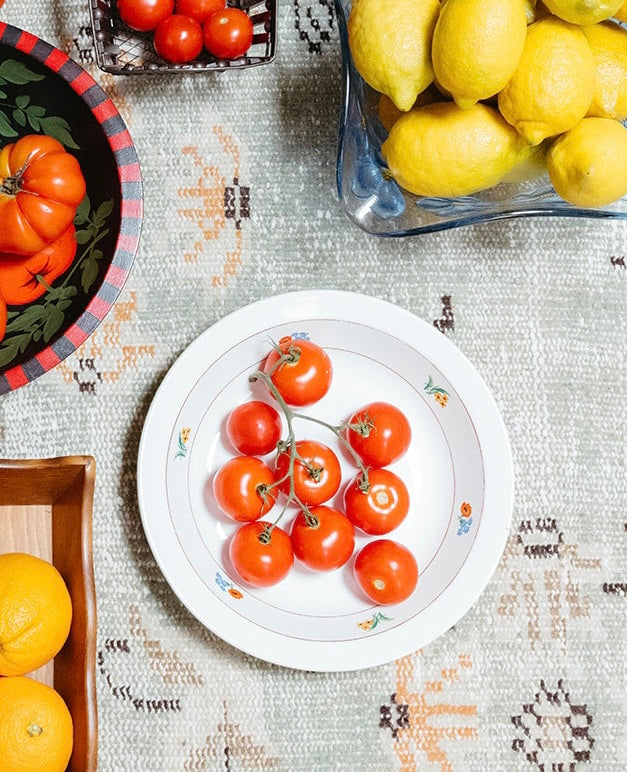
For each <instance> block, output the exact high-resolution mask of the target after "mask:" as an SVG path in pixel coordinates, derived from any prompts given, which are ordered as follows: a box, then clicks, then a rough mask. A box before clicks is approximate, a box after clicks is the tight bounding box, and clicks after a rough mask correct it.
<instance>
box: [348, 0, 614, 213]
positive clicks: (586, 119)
mask: <svg viewBox="0 0 627 772" xmlns="http://www.w3.org/2000/svg"><path fill="white" fill-rule="evenodd" d="M611 19H614V20H621V21H627V0H544V3H541V2H536V0H442V1H441V2H440V0H353V3H352V6H351V10H350V14H349V18H348V40H349V45H350V50H351V54H352V57H353V61H354V64H355V67H356V69H357V71H358V72H359V74H360V75H361V76H362V78H363V79H364V80H365V81H366V82H367V83H368V84H369V85H370V86H371V87H372V88H374V89H375V90H377V91H379V92H380V93H381V99H380V105H379V117H380V119H381V121H382V123H383V125H384V126H385V128H386V129H387V130H388V131H389V135H388V138H387V139H386V141H385V142H384V144H383V147H382V153H383V156H384V158H385V160H386V163H387V165H388V167H389V169H390V172H391V174H392V176H393V177H394V178H395V179H396V181H397V182H398V183H399V185H401V186H402V187H403V188H405V189H406V190H408V191H410V192H412V193H415V194H416V195H419V196H460V195H468V194H472V193H476V192H478V191H480V190H485V189H487V188H491V187H493V186H494V185H497V184H499V183H500V182H503V181H520V180H523V179H529V178H530V177H532V176H535V175H537V174H538V173H539V172H543V171H544V170H548V174H549V177H550V179H551V182H552V184H553V186H554V188H555V190H556V191H557V193H558V194H559V195H560V196H561V197H562V198H563V199H565V200H566V201H569V202H570V203H572V204H575V205H576V206H582V207H600V206H605V205H607V204H609V203H611V202H613V201H617V200H618V199H620V198H622V197H623V196H624V195H626V194H627V128H625V126H624V125H623V123H622V122H623V121H625V120H626V119H627V30H626V29H625V28H623V27H621V26H620V25H619V24H617V23H616V21H614V20H611Z"/></svg>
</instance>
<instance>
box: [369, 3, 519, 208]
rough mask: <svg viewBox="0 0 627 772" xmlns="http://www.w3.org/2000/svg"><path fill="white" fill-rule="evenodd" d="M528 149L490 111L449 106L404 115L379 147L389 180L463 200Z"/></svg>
mask: <svg viewBox="0 0 627 772" xmlns="http://www.w3.org/2000/svg"><path fill="white" fill-rule="evenodd" d="M450 1H451V0H448V2H450ZM529 151H530V147H529V145H528V143H527V142H525V141H524V140H523V139H522V137H521V136H520V135H519V134H518V133H517V132H516V130H515V129H513V128H512V127H511V126H510V125H509V124H508V123H506V122H505V121H504V120H503V118H502V117H501V116H500V115H499V113H498V111H497V110H495V109H494V108H492V107H488V106H487V105H484V104H482V103H477V104H475V105H473V107H470V108H468V109H466V110H462V109H461V108H460V107H458V106H457V105H456V104H455V103H454V102H437V103H435V104H430V105H425V106H424V107H419V108H417V109H416V110H411V111H410V112H408V113H405V114H404V115H402V116H401V117H400V118H399V119H398V120H397V121H396V123H395V124H394V126H393V127H392V130H391V131H390V134H389V136H388V138H387V139H386V141H385V142H384V143H383V146H382V152H383V157H384V158H385V160H386V163H387V165H388V168H389V170H390V173H391V174H392V176H393V177H394V179H395V180H396V181H397V182H398V184H399V185H400V186H401V187H403V188H405V189H406V190H408V191H410V192H411V193H415V194H416V195H418V196H464V195H468V194H470V193H475V192H477V191H479V190H484V189H485V188H490V187H492V186H493V185H496V184H498V183H499V182H500V181H501V179H502V178H503V176H504V175H505V174H506V173H507V172H509V171H510V170H511V169H512V168H513V167H514V166H516V165H517V164H519V163H521V162H523V161H524V159H525V158H526V157H527V156H528V154H529Z"/></svg>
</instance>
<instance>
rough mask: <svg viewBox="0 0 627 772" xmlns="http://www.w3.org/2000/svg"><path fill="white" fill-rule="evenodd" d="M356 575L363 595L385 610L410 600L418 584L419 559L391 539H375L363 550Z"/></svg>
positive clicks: (356, 562)
mask: <svg viewBox="0 0 627 772" xmlns="http://www.w3.org/2000/svg"><path fill="white" fill-rule="evenodd" d="M354 573H355V579H356V580H357V584H359V586H360V587H361V589H362V590H363V591H364V593H365V594H366V595H367V596H368V597H369V598H370V600H372V601H374V602H375V603H378V604H380V605H382V606H385V605H389V604H391V603H400V602H401V601H403V600H405V599H406V598H409V596H410V595H411V594H412V592H413V591H414V589H415V588H416V584H417V583H418V565H417V563H416V558H415V557H414V556H413V555H412V553H411V552H410V551H409V550H408V549H407V547H404V546H403V545H402V544H399V543H398V542H395V541H392V540H391V539H376V540H375V541H371V542H368V544H366V545H365V546H364V547H362V548H361V550H360V551H359V552H358V553H357V558H356V559H355V569H354Z"/></svg>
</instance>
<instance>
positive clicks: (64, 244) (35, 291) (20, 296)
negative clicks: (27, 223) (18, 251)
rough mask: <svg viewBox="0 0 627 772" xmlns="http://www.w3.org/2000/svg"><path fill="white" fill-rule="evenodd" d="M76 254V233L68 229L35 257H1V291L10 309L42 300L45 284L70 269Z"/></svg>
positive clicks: (50, 282) (71, 228)
mask: <svg viewBox="0 0 627 772" xmlns="http://www.w3.org/2000/svg"><path fill="white" fill-rule="evenodd" d="M75 255H76V232H75V230H74V226H73V225H70V227H69V228H68V229H67V230H66V231H65V233H63V234H62V235H61V236H59V238H58V239H57V240H56V241H53V242H52V243H51V244H48V246H47V247H44V249H42V250H41V251H40V252H35V254H34V255H30V256H24V255H5V254H0V292H2V294H3V295H4V299H5V300H6V302H7V304H8V305H10V306H21V305H23V304H24V303H30V302H32V301H33V300H36V299H37V298H39V297H41V296H42V295H43V294H44V293H45V291H46V285H48V286H49V285H51V284H52V283H53V282H54V280H55V279H57V278H58V277H59V276H61V274H62V273H65V271H66V270H67V269H68V268H69V267H70V265H71V264H72V262H73V260H74V256H75Z"/></svg>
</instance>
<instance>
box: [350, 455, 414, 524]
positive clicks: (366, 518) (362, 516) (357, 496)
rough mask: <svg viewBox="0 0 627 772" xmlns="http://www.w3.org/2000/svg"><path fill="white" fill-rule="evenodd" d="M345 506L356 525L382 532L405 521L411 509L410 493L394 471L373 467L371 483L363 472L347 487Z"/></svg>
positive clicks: (370, 475) (370, 476) (370, 472)
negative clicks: (366, 480)
mask: <svg viewBox="0 0 627 772" xmlns="http://www.w3.org/2000/svg"><path fill="white" fill-rule="evenodd" d="M344 509H345V511H346V516H347V517H348V519H349V520H350V521H351V523H352V524H353V525H354V526H356V527H357V528H360V529H361V530H362V531H364V532H365V533H368V534H373V535H377V536H380V535H381V534H384V533H389V532H390V531H392V530H394V528H396V527H397V526H399V525H400V524H401V523H402V522H403V520H404V519H405V517H406V516H407V513H408V512H409V493H408V492H407V487H406V486H405V483H404V482H403V481H402V480H401V478H400V477H399V476H398V475H396V474H394V472H390V470H389V469H370V470H369V472H368V485H367V486H364V483H363V476H362V474H361V472H360V473H359V474H358V475H357V476H356V477H355V479H353V480H352V481H351V482H350V483H349V484H348V486H347V487H346V490H345V491H344Z"/></svg>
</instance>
